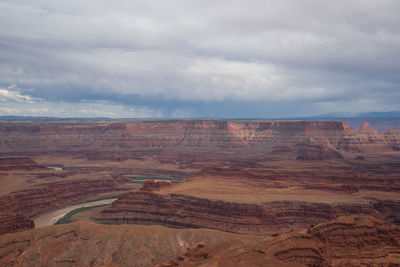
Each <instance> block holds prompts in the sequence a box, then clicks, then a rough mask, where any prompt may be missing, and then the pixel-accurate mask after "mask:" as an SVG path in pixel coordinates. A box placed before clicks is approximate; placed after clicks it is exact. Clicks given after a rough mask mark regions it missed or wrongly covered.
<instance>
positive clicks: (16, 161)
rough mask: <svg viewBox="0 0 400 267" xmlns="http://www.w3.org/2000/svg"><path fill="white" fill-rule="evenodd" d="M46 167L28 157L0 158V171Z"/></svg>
mask: <svg viewBox="0 0 400 267" xmlns="http://www.w3.org/2000/svg"><path fill="white" fill-rule="evenodd" d="M45 168H46V166H43V165H40V164H38V163H37V162H35V161H33V160H32V159H31V158H28V157H18V158H17V157H11V158H10V157H8V158H0V171H9V170H34V169H45Z"/></svg>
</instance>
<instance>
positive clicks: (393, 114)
mask: <svg viewBox="0 0 400 267" xmlns="http://www.w3.org/2000/svg"><path fill="white" fill-rule="evenodd" d="M364 118H365V119H400V111H385V112H368V113H362V114H355V113H353V114H350V113H345V112H333V113H325V114H320V115H315V116H305V117H285V118H282V117H281V118H279V117H276V118H265V119H278V120H279V119H284V120H291V119H295V120H312V119H316V120H321V119H329V120H331V119H364ZM0 119H1V120H78V121H80V120H86V121H87V120H89V121H92V120H113V119H112V118H107V117H93V118H72V117H71V118H58V117H45V116H42V117H38V116H0ZM116 119H117V120H118V119H122V120H170V119H168V118H164V119H163V118H159V119H137V118H116ZM187 119H190V118H187ZM193 119H198V118H193ZM204 119H206V118H204ZM209 119H213V118H209ZM221 119H222V120H223V118H221ZM257 119H262V118H257Z"/></svg>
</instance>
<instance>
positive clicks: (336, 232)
mask: <svg viewBox="0 0 400 267" xmlns="http://www.w3.org/2000/svg"><path fill="white" fill-rule="evenodd" d="M399 265H400V228H399V227H397V226H395V225H390V224H387V223H385V222H383V221H380V220H378V219H376V218H374V217H370V216H359V215H355V216H348V217H340V218H338V219H337V220H335V221H332V222H327V223H322V224H319V225H316V226H314V227H310V228H309V229H308V230H307V232H292V233H289V234H281V235H278V236H276V237H274V238H273V239H269V240H264V241H261V242H260V241H256V242H254V241H252V240H250V241H247V242H246V241H242V242H232V241H227V242H224V243H218V244H214V245H211V246H205V245H202V244H200V245H199V246H198V247H197V248H196V249H193V250H190V251H188V252H187V253H186V254H184V255H182V256H179V257H177V258H176V259H174V260H171V261H169V262H166V263H164V264H160V265H157V266H158V267H162V266H163V267H172V266H174V267H176V266H279V267H281V266H399Z"/></svg>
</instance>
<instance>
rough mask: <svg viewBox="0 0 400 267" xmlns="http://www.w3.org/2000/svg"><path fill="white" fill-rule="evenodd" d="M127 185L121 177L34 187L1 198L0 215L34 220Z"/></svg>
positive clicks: (125, 180)
mask: <svg viewBox="0 0 400 267" xmlns="http://www.w3.org/2000/svg"><path fill="white" fill-rule="evenodd" d="M125 182H129V180H127V178H124V177H122V176H115V177H112V178H111V177H110V179H92V180H69V181H62V182H54V183H47V184H41V185H38V186H33V187H31V188H30V189H26V190H21V191H15V192H12V193H10V194H7V195H4V196H2V197H0V212H2V213H8V214H16V213H17V214H23V215H24V216H27V217H30V218H32V217H34V216H36V215H38V214H39V213H43V212H46V211H51V210H55V209H58V208H63V207H65V206H67V205H70V204H72V203H74V202H77V201H81V200H85V199H88V198H90V197H92V196H96V195H98V194H100V193H106V192H111V191H118V190H124V189H125V188H124V186H123V184H124V183H125Z"/></svg>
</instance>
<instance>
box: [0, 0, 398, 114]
mask: <svg viewBox="0 0 400 267" xmlns="http://www.w3.org/2000/svg"><path fill="white" fill-rule="evenodd" d="M399 14H400V1H398V0H379V1H376V0H352V1H348V0H347V1H342V0H337V1H320V0H293V1H289V0H280V1H269V0H243V1H236V0H229V1H225V0H219V1H209V0H201V1H194V0H182V1H179V0H174V1H171V0H163V1H153V0H146V1H136V0H129V1H125V0H115V1H109V0H107V1H106V0H79V1H75V0H69V1H54V0H29V1H24V0H12V1H3V0H0V116H2V115H3V116H4V115H5V116H7V115H17V116H18V115H23V116H56V117H116V118H284V117H298V116H312V115H317V114H325V113H332V112H340V113H342V114H359V113H364V112H371V111H391V110H400V15H399Z"/></svg>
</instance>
